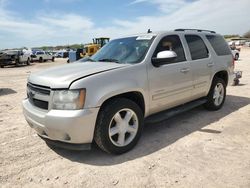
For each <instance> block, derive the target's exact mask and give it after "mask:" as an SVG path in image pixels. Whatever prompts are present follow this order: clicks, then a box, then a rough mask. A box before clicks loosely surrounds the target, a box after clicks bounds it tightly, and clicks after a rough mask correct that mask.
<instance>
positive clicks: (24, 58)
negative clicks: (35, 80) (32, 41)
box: [0, 50, 31, 68]
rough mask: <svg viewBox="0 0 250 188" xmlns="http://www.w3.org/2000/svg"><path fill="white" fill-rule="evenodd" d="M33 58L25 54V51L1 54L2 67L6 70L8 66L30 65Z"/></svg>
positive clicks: (0, 64)
mask: <svg viewBox="0 0 250 188" xmlns="http://www.w3.org/2000/svg"><path fill="white" fill-rule="evenodd" d="M30 61H31V56H30V54H29V53H25V52H24V51H23V50H6V51H2V52H0V66H1V68H4V66H7V65H16V66H19V65H22V64H26V65H29V64H30Z"/></svg>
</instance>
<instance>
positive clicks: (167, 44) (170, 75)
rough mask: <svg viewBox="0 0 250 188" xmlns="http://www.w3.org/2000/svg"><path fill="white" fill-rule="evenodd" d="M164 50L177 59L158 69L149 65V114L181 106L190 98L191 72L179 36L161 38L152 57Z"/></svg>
mask: <svg viewBox="0 0 250 188" xmlns="http://www.w3.org/2000/svg"><path fill="white" fill-rule="evenodd" d="M164 50H172V51H174V52H175V53H176V54H177V58H176V59H175V60H174V61H173V62H171V63H168V64H165V65H162V66H160V67H154V66H153V65H152V64H150V66H149V68H148V76H149V89H150V113H156V112H159V111H162V110H164V109H168V108H171V107H173V106H177V105H180V104H183V103H185V102H187V101H189V100H190V97H191V90H192V72H191V68H190V62H188V61H187V60H186V55H185V52H184V49H183V44H182V42H181V40H180V38H179V36H178V35H167V36H165V37H163V38H162V39H161V40H160V42H159V44H158V46H157V47H156V49H155V52H154V54H153V57H156V55H157V53H159V52H161V51H164Z"/></svg>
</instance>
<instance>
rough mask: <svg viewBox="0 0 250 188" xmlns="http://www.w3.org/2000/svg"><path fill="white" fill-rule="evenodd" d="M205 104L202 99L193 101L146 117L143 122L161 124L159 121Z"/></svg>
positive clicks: (204, 100)
mask: <svg viewBox="0 0 250 188" xmlns="http://www.w3.org/2000/svg"><path fill="white" fill-rule="evenodd" d="M206 102H207V100H206V99H204V98H202V99H198V100H195V101H192V102H188V103H186V104H183V105H180V106H177V107H174V108H171V109H168V110H165V111H162V112H159V113H157V114H153V115H151V116H149V117H147V118H146V119H145V122H146V123H157V122H161V121H164V120H166V119H169V118H171V117H173V116H175V115H177V114H180V113H183V112H186V111H188V110H191V109H193V108H195V107H197V106H200V105H202V104H205V103H206Z"/></svg>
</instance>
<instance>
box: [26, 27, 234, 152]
mask: <svg viewBox="0 0 250 188" xmlns="http://www.w3.org/2000/svg"><path fill="white" fill-rule="evenodd" d="M233 71H234V60H233V57H232V54H231V50H230V48H229V46H228V45H227V43H226V42H225V40H224V38H223V37H222V36H221V35H219V34H216V33H215V32H214V31H207V30H193V29H176V30H174V31H165V32H155V33H151V32H150V33H145V34H139V35H131V36H127V37H123V38H118V39H115V40H112V41H111V42H109V43H108V44H107V45H105V46H104V47H103V48H101V49H100V50H98V51H97V53H96V54H94V55H93V56H91V57H88V58H86V59H85V62H84V63H81V62H80V61H79V62H76V63H72V64H66V65H63V66H60V67H55V68H51V69H48V70H44V71H41V72H37V73H31V74H30V76H29V78H28V83H27V94H28V97H27V98H26V99H25V100H23V113H24V116H25V118H26V120H27V122H28V124H29V125H30V127H31V128H33V129H34V130H35V131H36V132H37V133H38V135H39V136H40V137H42V138H43V139H45V141H46V142H47V143H49V144H54V145H57V146H59V147H64V148H71V149H89V147H90V144H91V143H92V142H94V141H95V142H96V143H97V145H98V146H99V147H100V148H101V149H102V150H104V151H106V152H108V153H113V154H121V153H124V152H127V151H129V150H130V149H132V148H133V147H134V146H135V145H136V143H137V142H138V140H139V138H140V136H141V134H142V130H143V126H144V120H146V121H147V122H149V123H156V122H159V121H163V120H165V119H166V118H169V117H171V116H173V115H176V114H178V113H181V112H183V111H186V110H190V109H192V108H194V107H196V106H199V105H204V107H205V108H206V109H207V110H212V111H216V110H219V109H221V108H222V106H223V104H224V101H225V99H226V87H227V85H229V84H230V83H231V82H232V76H233V74H234V73H233ZM194 115H195V114H194ZM194 123H195V122H194Z"/></svg>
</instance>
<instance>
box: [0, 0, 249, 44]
mask: <svg viewBox="0 0 250 188" xmlns="http://www.w3.org/2000/svg"><path fill="white" fill-rule="evenodd" d="M249 7H250V1H249V0H237V1H235V0H217V1H211V0H102V1H101V0H91V1H88V0H0V49H4V48H14V47H22V46H27V47H32V46H42V45H60V44H72V43H87V42H91V40H92V38H94V37H99V36H108V37H111V38H116V37H119V36H123V35H127V34H133V33H138V32H139V33H142V32H145V31H146V30H147V29H148V28H151V30H153V31H156V30H171V29H175V28H183V27H184V28H202V29H211V30H215V31H217V32H219V33H222V34H234V33H236V34H243V33H245V32H246V31H248V30H250V15H249Z"/></svg>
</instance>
